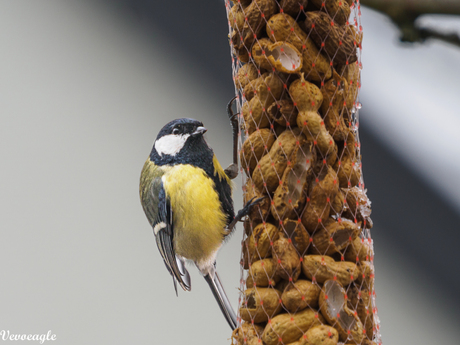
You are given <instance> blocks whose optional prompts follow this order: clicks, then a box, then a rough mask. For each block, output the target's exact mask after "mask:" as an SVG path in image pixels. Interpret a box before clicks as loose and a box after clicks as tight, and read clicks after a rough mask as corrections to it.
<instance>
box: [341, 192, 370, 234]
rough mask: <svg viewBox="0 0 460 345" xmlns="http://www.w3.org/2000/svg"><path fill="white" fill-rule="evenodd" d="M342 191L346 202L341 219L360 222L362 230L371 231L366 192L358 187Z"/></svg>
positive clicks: (368, 202)
mask: <svg viewBox="0 0 460 345" xmlns="http://www.w3.org/2000/svg"><path fill="white" fill-rule="evenodd" d="M342 191H343V194H344V195H345V200H346V205H345V206H346V207H345V208H344V212H343V217H345V218H349V219H354V220H356V221H358V222H361V223H362V224H363V227H364V228H367V229H371V228H372V219H371V218H370V215H371V207H370V205H371V202H370V201H369V198H368V197H367V195H366V192H365V191H364V190H363V189H361V188H359V187H353V188H348V189H343V190H342Z"/></svg>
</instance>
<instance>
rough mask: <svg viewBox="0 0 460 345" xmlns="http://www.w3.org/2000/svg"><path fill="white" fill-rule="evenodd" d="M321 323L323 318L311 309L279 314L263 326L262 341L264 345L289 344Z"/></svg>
mask: <svg viewBox="0 0 460 345" xmlns="http://www.w3.org/2000/svg"><path fill="white" fill-rule="evenodd" d="M322 323H324V318H323V316H322V315H321V314H319V313H318V312H317V311H316V310H314V309H311V308H306V309H304V310H302V311H300V312H298V313H295V314H279V315H277V316H275V317H274V318H273V319H271V321H270V322H269V323H268V324H267V325H266V326H265V329H264V332H263V334H262V340H263V342H264V344H265V345H278V344H289V343H292V342H294V341H296V340H297V339H299V338H300V337H301V336H302V335H303V334H304V333H305V332H306V331H308V330H309V329H310V328H311V327H314V326H319V325H321V324H322Z"/></svg>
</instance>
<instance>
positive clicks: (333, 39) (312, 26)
mask: <svg viewBox="0 0 460 345" xmlns="http://www.w3.org/2000/svg"><path fill="white" fill-rule="evenodd" d="M329 2H330V1H327V3H329ZM342 3H345V2H344V1H342ZM306 15H307V17H306V19H305V22H304V23H301V25H300V27H301V28H302V29H303V30H304V31H305V32H306V33H310V37H311V39H312V40H313V41H314V42H315V44H316V47H322V46H323V44H324V47H323V49H324V50H325V51H326V53H327V55H328V56H329V57H330V58H331V60H332V61H333V62H334V63H336V64H338V65H340V66H343V65H346V64H347V62H348V64H351V63H353V62H355V61H356V60H358V57H357V55H356V45H355V43H354V39H353V37H351V36H350V35H349V34H348V33H347V29H346V27H345V26H340V25H333V24H331V22H332V20H331V17H329V16H328V15H327V14H326V13H324V12H319V11H313V12H307V13H306Z"/></svg>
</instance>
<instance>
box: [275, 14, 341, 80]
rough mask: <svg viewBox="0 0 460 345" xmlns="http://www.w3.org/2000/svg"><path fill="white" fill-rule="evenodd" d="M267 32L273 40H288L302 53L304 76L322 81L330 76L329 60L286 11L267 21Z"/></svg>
mask: <svg viewBox="0 0 460 345" xmlns="http://www.w3.org/2000/svg"><path fill="white" fill-rule="evenodd" d="M267 34H268V37H269V38H270V39H271V40H272V41H273V42H288V43H290V44H292V45H293V46H294V47H296V48H297V50H298V51H299V52H300V53H301V54H302V60H303V63H302V68H301V71H302V72H303V73H304V74H305V78H306V79H308V80H312V81H324V80H327V79H329V78H330V77H331V76H332V70H331V65H330V60H329V59H328V58H327V57H326V56H324V55H323V54H321V53H320V52H319V50H318V48H317V47H316V45H315V43H314V42H313V41H312V40H311V38H310V37H308V35H307V34H306V33H305V32H304V31H302V29H301V28H300V26H299V24H297V22H296V21H295V19H294V18H292V17H291V16H290V15H288V14H286V13H278V14H275V15H274V16H272V17H271V18H270V19H269V20H268V22H267Z"/></svg>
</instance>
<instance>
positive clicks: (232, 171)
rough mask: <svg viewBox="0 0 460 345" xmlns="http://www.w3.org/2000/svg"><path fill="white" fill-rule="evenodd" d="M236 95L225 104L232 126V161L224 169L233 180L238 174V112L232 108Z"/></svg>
mask: <svg viewBox="0 0 460 345" xmlns="http://www.w3.org/2000/svg"><path fill="white" fill-rule="evenodd" d="M235 99H236V96H235V97H233V98H232V99H231V101H230V102H229V103H228V105H227V114H228V117H229V119H230V122H231V124H232V128H233V163H232V164H230V165H229V166H228V167H227V168H226V169H225V170H224V172H225V174H226V175H227V176H228V178H229V179H231V180H233V179H234V178H235V177H237V176H238V133H239V124H238V115H239V113H236V114H234V113H233V110H232V106H233V102H235Z"/></svg>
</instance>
